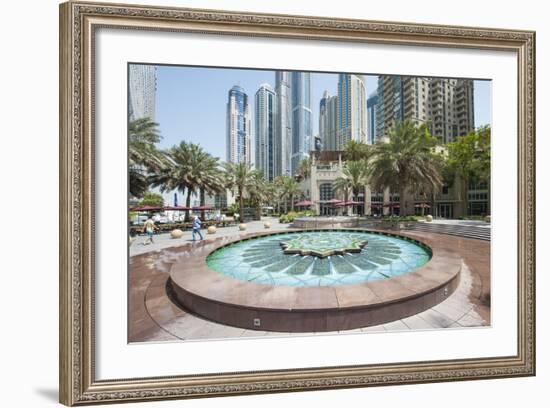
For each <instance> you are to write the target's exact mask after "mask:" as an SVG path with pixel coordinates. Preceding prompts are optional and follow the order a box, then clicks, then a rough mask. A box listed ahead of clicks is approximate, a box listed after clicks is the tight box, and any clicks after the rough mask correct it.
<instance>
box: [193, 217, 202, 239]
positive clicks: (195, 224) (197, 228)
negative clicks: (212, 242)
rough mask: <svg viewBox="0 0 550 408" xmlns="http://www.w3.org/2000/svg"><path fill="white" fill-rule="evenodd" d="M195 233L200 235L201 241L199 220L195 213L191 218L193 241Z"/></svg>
mask: <svg viewBox="0 0 550 408" xmlns="http://www.w3.org/2000/svg"><path fill="white" fill-rule="evenodd" d="M195 234H199V237H201V241H202V240H203V239H204V237H203V236H202V234H201V220H200V219H199V217H197V216H196V215H195V218H194V219H193V241H195Z"/></svg>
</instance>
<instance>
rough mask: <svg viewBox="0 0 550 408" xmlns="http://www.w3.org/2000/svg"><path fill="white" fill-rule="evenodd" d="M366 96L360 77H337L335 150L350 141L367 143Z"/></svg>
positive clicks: (344, 75)
mask: <svg viewBox="0 0 550 408" xmlns="http://www.w3.org/2000/svg"><path fill="white" fill-rule="evenodd" d="M366 109H367V96H366V90H365V82H364V80H363V76H362V75H354V74H339V75H338V135H337V142H336V143H337V149H338V150H343V149H344V146H345V145H346V143H347V142H349V141H350V140H355V141H357V142H362V143H366V142H367V112H366Z"/></svg>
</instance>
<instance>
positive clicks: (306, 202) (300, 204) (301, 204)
mask: <svg viewBox="0 0 550 408" xmlns="http://www.w3.org/2000/svg"><path fill="white" fill-rule="evenodd" d="M294 205H295V206H296V207H310V206H312V205H313V203H312V202H311V201H309V200H304V201H298V202H297V203H296V204H294Z"/></svg>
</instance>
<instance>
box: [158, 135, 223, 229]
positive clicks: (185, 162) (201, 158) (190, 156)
mask: <svg viewBox="0 0 550 408" xmlns="http://www.w3.org/2000/svg"><path fill="white" fill-rule="evenodd" d="M165 156H166V164H165V165H164V166H162V168H161V169H160V170H159V171H158V172H156V173H154V174H152V175H150V177H149V183H150V184H151V185H152V186H153V187H159V189H160V191H161V192H167V191H172V190H177V191H180V192H181V193H182V194H185V193H187V196H186V201H185V205H186V207H190V206H191V196H192V195H193V194H194V193H196V192H197V190H201V189H203V190H206V191H209V192H210V191H211V192H216V191H220V190H219V187H218V186H221V172H220V171H219V169H218V167H217V159H214V158H213V157H212V156H210V155H209V154H208V153H206V152H205V151H204V150H203V149H202V148H201V147H200V146H199V145H197V144H193V143H188V142H185V141H182V142H181V143H180V144H179V145H176V146H173V147H172V148H170V149H169V150H167V151H166V152H165ZM216 183H219V184H216ZM185 219H186V220H187V221H189V210H186V213H185Z"/></svg>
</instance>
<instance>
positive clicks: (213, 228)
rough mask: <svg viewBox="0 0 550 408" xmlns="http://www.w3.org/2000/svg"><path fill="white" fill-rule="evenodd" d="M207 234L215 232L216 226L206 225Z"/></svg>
mask: <svg viewBox="0 0 550 408" xmlns="http://www.w3.org/2000/svg"><path fill="white" fill-rule="evenodd" d="M206 231H207V232H208V233H209V234H215V233H216V231H217V230H216V227H215V226H213V225H211V226H209V227H208V229H207V230H206Z"/></svg>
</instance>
